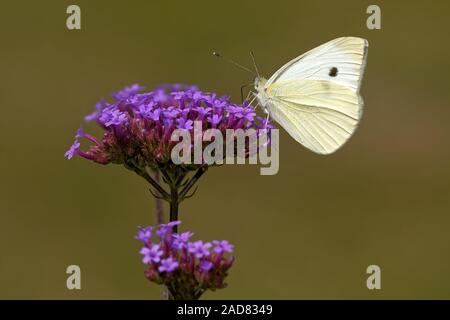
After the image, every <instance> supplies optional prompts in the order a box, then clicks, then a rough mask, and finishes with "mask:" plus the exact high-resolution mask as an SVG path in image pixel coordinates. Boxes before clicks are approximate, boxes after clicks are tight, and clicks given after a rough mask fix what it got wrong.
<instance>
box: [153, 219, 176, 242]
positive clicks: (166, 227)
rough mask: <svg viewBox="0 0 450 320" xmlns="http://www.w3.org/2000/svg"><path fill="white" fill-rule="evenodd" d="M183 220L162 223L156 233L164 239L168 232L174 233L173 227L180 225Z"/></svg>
mask: <svg viewBox="0 0 450 320" xmlns="http://www.w3.org/2000/svg"><path fill="white" fill-rule="evenodd" d="M180 223H181V221H179V220H176V221H171V222H169V223H167V224H160V225H159V226H158V230H156V234H157V235H158V237H159V239H160V240H164V239H165V238H166V236H167V235H168V234H171V233H172V228H173V227H175V226H177V225H179V224H180Z"/></svg>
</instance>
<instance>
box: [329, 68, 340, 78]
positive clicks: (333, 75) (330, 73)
mask: <svg viewBox="0 0 450 320" xmlns="http://www.w3.org/2000/svg"><path fill="white" fill-rule="evenodd" d="M337 74H338V68H336V67H333V68H331V69H330V72H329V73H328V75H329V76H330V77H336V76H337Z"/></svg>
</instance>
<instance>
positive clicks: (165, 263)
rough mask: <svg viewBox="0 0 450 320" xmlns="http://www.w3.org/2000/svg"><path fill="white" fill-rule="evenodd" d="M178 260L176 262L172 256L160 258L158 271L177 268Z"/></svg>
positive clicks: (169, 270)
mask: <svg viewBox="0 0 450 320" xmlns="http://www.w3.org/2000/svg"><path fill="white" fill-rule="evenodd" d="M178 265H179V264H178V262H176V261H175V260H174V259H173V258H172V257H169V258H167V259H163V260H161V265H160V266H159V268H158V271H159V272H172V271H173V270H175V269H176V268H178Z"/></svg>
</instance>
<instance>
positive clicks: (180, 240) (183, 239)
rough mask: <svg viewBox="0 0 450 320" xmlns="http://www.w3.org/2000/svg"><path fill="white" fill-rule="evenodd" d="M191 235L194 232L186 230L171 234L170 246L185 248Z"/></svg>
mask: <svg viewBox="0 0 450 320" xmlns="http://www.w3.org/2000/svg"><path fill="white" fill-rule="evenodd" d="M193 235H194V234H193V233H192V232H190V231H186V232H183V233H181V234H177V233H175V234H173V235H172V237H173V242H172V247H173V248H175V249H177V250H180V249H183V248H186V247H187V242H188V241H189V239H190V238H191V237H192V236H193Z"/></svg>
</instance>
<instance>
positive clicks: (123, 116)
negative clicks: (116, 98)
mask: <svg viewBox="0 0 450 320" xmlns="http://www.w3.org/2000/svg"><path fill="white" fill-rule="evenodd" d="M127 119H128V115H127V113H126V112H123V111H120V110H118V109H116V108H108V109H105V110H103V112H102V115H101V116H100V119H99V120H100V122H102V123H103V124H104V125H105V127H109V126H111V125H116V126H118V125H121V124H125V123H126V121H127Z"/></svg>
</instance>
